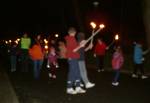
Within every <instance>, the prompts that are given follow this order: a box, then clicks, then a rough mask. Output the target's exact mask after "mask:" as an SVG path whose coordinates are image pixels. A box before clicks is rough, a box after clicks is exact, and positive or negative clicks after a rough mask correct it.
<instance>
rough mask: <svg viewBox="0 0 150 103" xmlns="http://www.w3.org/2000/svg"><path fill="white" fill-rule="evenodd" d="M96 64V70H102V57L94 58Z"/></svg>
mask: <svg viewBox="0 0 150 103" xmlns="http://www.w3.org/2000/svg"><path fill="white" fill-rule="evenodd" d="M96 62H97V65H98V69H100V70H102V69H104V55H101V56H98V55H97V56H96Z"/></svg>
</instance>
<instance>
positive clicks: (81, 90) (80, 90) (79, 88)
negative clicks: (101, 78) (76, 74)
mask: <svg viewBox="0 0 150 103" xmlns="http://www.w3.org/2000/svg"><path fill="white" fill-rule="evenodd" d="M76 92H77V93H86V91H85V90H83V89H82V88H81V87H76Z"/></svg>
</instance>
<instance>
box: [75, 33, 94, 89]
mask: <svg viewBox="0 0 150 103" xmlns="http://www.w3.org/2000/svg"><path fill="white" fill-rule="evenodd" d="M77 38H78V42H79V43H80V42H81V41H82V40H84V39H85V37H84V33H82V32H80V33H78V35H77ZM89 46H90V45H89ZM89 46H88V47H87V48H84V47H82V48H80V49H79V50H78V52H79V54H80V58H79V60H78V63H79V69H80V74H81V78H82V80H83V83H84V84H85V88H86V89H88V88H92V87H94V86H95V84H94V83H91V82H90V81H89V78H88V75H87V70H86V63H85V53H84V52H85V51H87V50H89Z"/></svg>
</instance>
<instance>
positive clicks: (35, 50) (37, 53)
mask: <svg viewBox="0 0 150 103" xmlns="http://www.w3.org/2000/svg"><path fill="white" fill-rule="evenodd" d="M38 36H39V35H38ZM38 36H37V37H36V38H35V40H34V43H33V44H32V46H31V48H30V49H29V54H30V56H31V59H32V60H33V73H34V78H35V79H39V78H40V71H41V68H42V64H43V59H44V53H43V50H42V47H41V45H40V43H39V40H38Z"/></svg>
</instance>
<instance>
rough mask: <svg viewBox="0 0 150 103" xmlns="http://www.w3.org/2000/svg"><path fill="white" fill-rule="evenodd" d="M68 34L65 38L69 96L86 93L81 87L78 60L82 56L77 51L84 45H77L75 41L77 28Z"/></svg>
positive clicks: (71, 29)
mask: <svg viewBox="0 0 150 103" xmlns="http://www.w3.org/2000/svg"><path fill="white" fill-rule="evenodd" d="M68 34H69V35H67V36H66V37H65V40H66V48H67V53H66V56H67V59H68V64H69V73H68V80H67V93H68V94H77V93H85V92H86V91H85V90H83V89H82V88H81V87H80V84H81V76H80V70H79V65H78V59H79V58H80V55H79V53H78V52H76V50H75V49H76V48H77V47H78V46H81V47H82V46H84V45H83V44H82V43H83V42H82V43H80V45H78V44H77V41H76V39H75V35H76V30H75V28H70V29H69V30H68ZM74 87H75V89H74Z"/></svg>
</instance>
